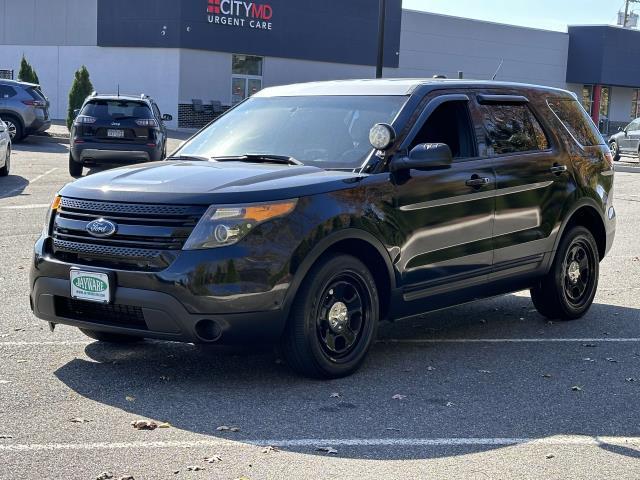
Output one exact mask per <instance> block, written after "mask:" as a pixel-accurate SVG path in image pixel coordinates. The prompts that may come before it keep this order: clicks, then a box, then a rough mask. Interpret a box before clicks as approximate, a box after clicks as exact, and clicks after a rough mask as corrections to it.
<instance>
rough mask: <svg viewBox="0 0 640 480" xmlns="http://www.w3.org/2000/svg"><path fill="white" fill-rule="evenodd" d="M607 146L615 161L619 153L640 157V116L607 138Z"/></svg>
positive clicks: (618, 157) (618, 158)
mask: <svg viewBox="0 0 640 480" xmlns="http://www.w3.org/2000/svg"><path fill="white" fill-rule="evenodd" d="M609 148H610V149H611V154H612V155H613V159H614V160H615V161H616V162H617V161H618V160H620V156H621V155H628V156H632V157H635V158H637V159H640V118H636V119H635V120H634V121H633V122H631V123H630V124H629V125H627V126H626V127H624V128H623V129H621V130H620V131H619V132H618V133H616V134H615V135H611V137H610V138H609Z"/></svg>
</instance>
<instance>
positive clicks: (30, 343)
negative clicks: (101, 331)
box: [0, 340, 93, 348]
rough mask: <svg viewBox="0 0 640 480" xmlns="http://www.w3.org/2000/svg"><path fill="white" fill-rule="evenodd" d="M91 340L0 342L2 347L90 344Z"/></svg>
mask: <svg viewBox="0 0 640 480" xmlns="http://www.w3.org/2000/svg"><path fill="white" fill-rule="evenodd" d="M90 343H93V342H91V341H84V340H78V341H51V342H0V348H2V347H40V346H43V347H55V346H58V347H69V346H71V345H89V344H90Z"/></svg>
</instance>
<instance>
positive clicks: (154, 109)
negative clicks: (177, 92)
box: [153, 103, 162, 120]
mask: <svg viewBox="0 0 640 480" xmlns="http://www.w3.org/2000/svg"><path fill="white" fill-rule="evenodd" d="M153 114H154V115H155V116H156V118H157V119H158V120H162V115H160V109H159V108H158V105H156V104H155V103H154V104H153Z"/></svg>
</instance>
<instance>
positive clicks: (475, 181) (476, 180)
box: [465, 175, 491, 187]
mask: <svg viewBox="0 0 640 480" xmlns="http://www.w3.org/2000/svg"><path fill="white" fill-rule="evenodd" d="M490 183H491V179H490V178H487V177H479V176H478V175H474V176H473V177H471V178H470V179H469V180H467V181H466V182H465V184H466V185H467V187H482V186H483V185H488V184H490Z"/></svg>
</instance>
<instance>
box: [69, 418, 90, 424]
mask: <svg viewBox="0 0 640 480" xmlns="http://www.w3.org/2000/svg"><path fill="white" fill-rule="evenodd" d="M69 421H70V422H71V423H89V422H90V421H91V420H87V419H86V418H82V417H75V418H72V419H71V420H69Z"/></svg>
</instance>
